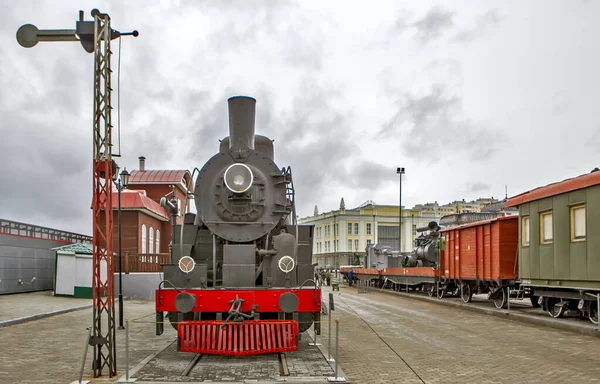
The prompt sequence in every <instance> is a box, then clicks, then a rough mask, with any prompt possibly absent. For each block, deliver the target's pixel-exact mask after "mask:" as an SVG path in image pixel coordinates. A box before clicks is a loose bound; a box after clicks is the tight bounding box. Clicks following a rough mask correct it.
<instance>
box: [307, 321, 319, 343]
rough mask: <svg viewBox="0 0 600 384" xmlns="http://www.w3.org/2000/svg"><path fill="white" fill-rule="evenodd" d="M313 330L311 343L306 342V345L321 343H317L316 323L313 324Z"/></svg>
mask: <svg viewBox="0 0 600 384" xmlns="http://www.w3.org/2000/svg"><path fill="white" fill-rule="evenodd" d="M313 331H314V339H313V342H312V343H308V345H310V346H317V345H321V344H319V343H317V324H313Z"/></svg>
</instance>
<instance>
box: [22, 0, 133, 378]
mask: <svg viewBox="0 0 600 384" xmlns="http://www.w3.org/2000/svg"><path fill="white" fill-rule="evenodd" d="M92 16H93V17H94V21H84V20H83V11H79V21H78V22H77V25H76V29H68V30H65V29H61V30H39V29H38V28H36V27H35V26H33V25H31V24H26V25H23V26H22V27H21V28H19V30H18V31H17V41H18V42H19V44H21V45H22V46H24V47H26V48H31V47H33V46H34V45H36V44H37V43H38V42H39V41H79V42H81V45H82V46H83V48H84V49H85V50H86V51H87V52H89V53H94V132H93V134H94V151H93V192H94V197H93V202H92V211H93V240H92V245H93V252H94V254H93V277H92V292H93V301H94V310H93V334H92V336H91V338H90V344H91V345H93V346H94V358H93V362H92V367H93V370H94V377H98V376H102V370H103V369H104V368H105V367H107V368H108V371H109V377H113V376H116V374H117V364H116V343H115V295H114V268H113V263H112V262H113V255H114V253H113V241H112V233H113V231H112V227H113V209H112V175H113V159H112V117H111V113H112V105H111V93H112V88H111V74H112V71H111V69H110V58H111V54H112V52H111V50H110V41H111V40H112V39H115V38H117V37H120V36H124V35H133V36H137V35H138V32H137V31H133V32H131V33H121V32H119V31H115V30H113V29H111V27H110V17H109V15H108V14H105V13H101V12H100V11H98V10H97V9H94V10H92ZM103 329H104V330H103Z"/></svg>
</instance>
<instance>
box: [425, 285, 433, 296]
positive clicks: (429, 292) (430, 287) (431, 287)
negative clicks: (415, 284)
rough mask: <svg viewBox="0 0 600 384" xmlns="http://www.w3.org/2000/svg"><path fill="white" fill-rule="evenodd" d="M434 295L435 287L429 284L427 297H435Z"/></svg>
mask: <svg viewBox="0 0 600 384" xmlns="http://www.w3.org/2000/svg"><path fill="white" fill-rule="evenodd" d="M434 293H435V285H434V284H428V285H427V295H428V296H429V297H433V294H434Z"/></svg>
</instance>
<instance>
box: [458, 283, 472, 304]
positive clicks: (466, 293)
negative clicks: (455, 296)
mask: <svg viewBox="0 0 600 384" xmlns="http://www.w3.org/2000/svg"><path fill="white" fill-rule="evenodd" d="M460 298H461V299H462V301H463V302H465V303H470V302H471V299H472V298H473V291H472V290H471V286H470V285H469V284H465V283H463V285H462V295H461V297H460Z"/></svg>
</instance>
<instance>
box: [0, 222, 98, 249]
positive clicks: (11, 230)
mask: <svg viewBox="0 0 600 384" xmlns="http://www.w3.org/2000/svg"><path fill="white" fill-rule="evenodd" d="M0 234H5V235H12V236H21V237H32V238H36V239H44V240H52V241H57V242H63V243H91V242H92V238H91V237H90V236H86V235H81V234H79V233H73V232H67V231H61V230H59V229H53V228H47V227H41V226H39V225H33V224H26V223H20V222H18V221H12V220H5V219H0Z"/></svg>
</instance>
